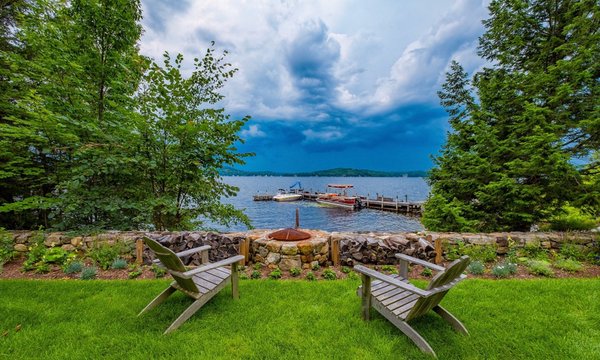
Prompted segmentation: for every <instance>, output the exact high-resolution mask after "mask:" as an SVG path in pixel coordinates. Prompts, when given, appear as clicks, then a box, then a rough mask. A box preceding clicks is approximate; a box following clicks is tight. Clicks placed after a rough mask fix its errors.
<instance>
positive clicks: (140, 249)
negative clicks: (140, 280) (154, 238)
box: [135, 239, 144, 265]
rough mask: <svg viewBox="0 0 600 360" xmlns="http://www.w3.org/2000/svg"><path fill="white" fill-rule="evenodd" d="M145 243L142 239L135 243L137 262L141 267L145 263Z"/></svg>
mask: <svg viewBox="0 0 600 360" xmlns="http://www.w3.org/2000/svg"><path fill="white" fill-rule="evenodd" d="M143 257H144V242H143V241H142V239H137V240H136V241H135V262H136V263H137V264H138V265H141V264H142V262H143V261H144V259H143Z"/></svg>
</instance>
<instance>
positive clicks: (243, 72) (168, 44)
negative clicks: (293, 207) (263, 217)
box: [141, 0, 488, 172]
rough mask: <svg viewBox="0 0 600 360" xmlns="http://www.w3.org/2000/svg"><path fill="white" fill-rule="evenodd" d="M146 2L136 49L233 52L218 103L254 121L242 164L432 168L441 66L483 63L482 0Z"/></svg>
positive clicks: (440, 118) (441, 126) (440, 120)
mask: <svg viewBox="0 0 600 360" xmlns="http://www.w3.org/2000/svg"><path fill="white" fill-rule="evenodd" d="M142 4H143V11H144V19H143V21H142V23H143V25H144V29H145V33H144V36H143V39H142V43H141V51H142V53H143V54H145V55H148V56H151V57H153V58H155V59H160V57H161V54H162V53H163V52H164V51H169V52H172V53H177V52H180V53H183V54H184V55H185V56H186V58H187V59H188V60H191V59H193V58H194V57H195V56H201V55H202V54H203V53H204V51H205V50H206V48H207V47H208V46H209V44H210V42H211V41H215V42H216V47H217V49H219V50H225V49H226V50H228V51H229V55H228V57H227V59H228V61H229V62H231V63H232V64H233V65H234V66H235V67H237V68H239V72H238V73H237V74H236V75H235V77H234V78H233V79H232V80H231V81H230V82H229V83H228V84H227V86H226V88H225V89H224V90H223V92H224V94H225V95H226V100H225V101H224V102H223V104H222V105H223V106H224V107H225V109H226V110H227V112H228V113H230V114H232V116H234V117H238V118H240V117H242V116H244V115H250V116H252V119H251V120H250V121H249V122H248V124H247V125H246V127H245V129H244V130H243V131H242V137H243V138H244V139H245V140H246V142H245V144H243V145H240V146H239V149H240V150H241V151H249V152H254V153H256V156H255V157H253V158H250V159H249V160H248V161H247V165H246V166H244V167H243V169H246V170H275V171H291V172H293V171H309V170H320V169H329V168H334V167H353V168H362V169H373V170H390V171H402V170H426V169H429V168H430V167H431V159H430V156H431V154H436V153H437V152H438V151H439V149H440V147H441V145H442V144H443V142H444V138H445V133H446V131H447V129H448V124H447V117H446V113H445V111H444V110H443V108H441V107H440V105H439V101H438V98H437V95H436V91H437V90H439V88H440V84H441V83H442V82H443V81H444V73H445V71H446V70H447V67H448V64H449V63H450V61H451V60H452V59H456V60H458V61H459V62H461V64H462V65H463V66H464V67H465V69H466V70H467V71H469V72H473V71H474V70H477V69H478V68H480V67H481V66H482V64H483V61H482V60H481V59H479V58H478V57H477V55H476V47H477V38H478V37H479V36H480V35H481V34H482V33H483V27H482V25H481V20H483V19H484V18H486V17H487V8H486V6H487V4H488V1H487V0H457V1H451V0H402V1H396V0H369V1H360V0H327V1H316V0H315V1H310V0H303V1H300V0H290V1H286V0H280V1H276V0H264V1H259V0H253V1H250V0H247V1H242V0H237V1H235V0H219V1H215V0H188V1H183V0H178V1H164V0H142ZM189 65H191V64H190V63H188V66H189Z"/></svg>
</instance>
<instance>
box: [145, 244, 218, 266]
mask: <svg viewBox="0 0 600 360" xmlns="http://www.w3.org/2000/svg"><path fill="white" fill-rule="evenodd" d="M206 250H210V245H203V246H199V247H197V248H193V249H189V250H185V251H181V252H178V253H176V254H175V255H177V257H184V256H188V255H192V254H195V253H198V252H201V251H206ZM152 263H155V264H158V263H160V260H159V259H154V260H152Z"/></svg>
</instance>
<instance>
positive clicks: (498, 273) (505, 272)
mask: <svg viewBox="0 0 600 360" xmlns="http://www.w3.org/2000/svg"><path fill="white" fill-rule="evenodd" d="M516 272H517V266H516V265H515V264H513V263H505V264H498V265H496V266H494V267H492V275H494V276H495V277H497V278H505V277H508V276H509V275H512V274H515V273H516Z"/></svg>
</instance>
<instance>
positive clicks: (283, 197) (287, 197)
mask: <svg viewBox="0 0 600 360" xmlns="http://www.w3.org/2000/svg"><path fill="white" fill-rule="evenodd" d="M300 199H302V194H292V193H278V194H277V195H275V196H273V200H275V201H296V200H300Z"/></svg>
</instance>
